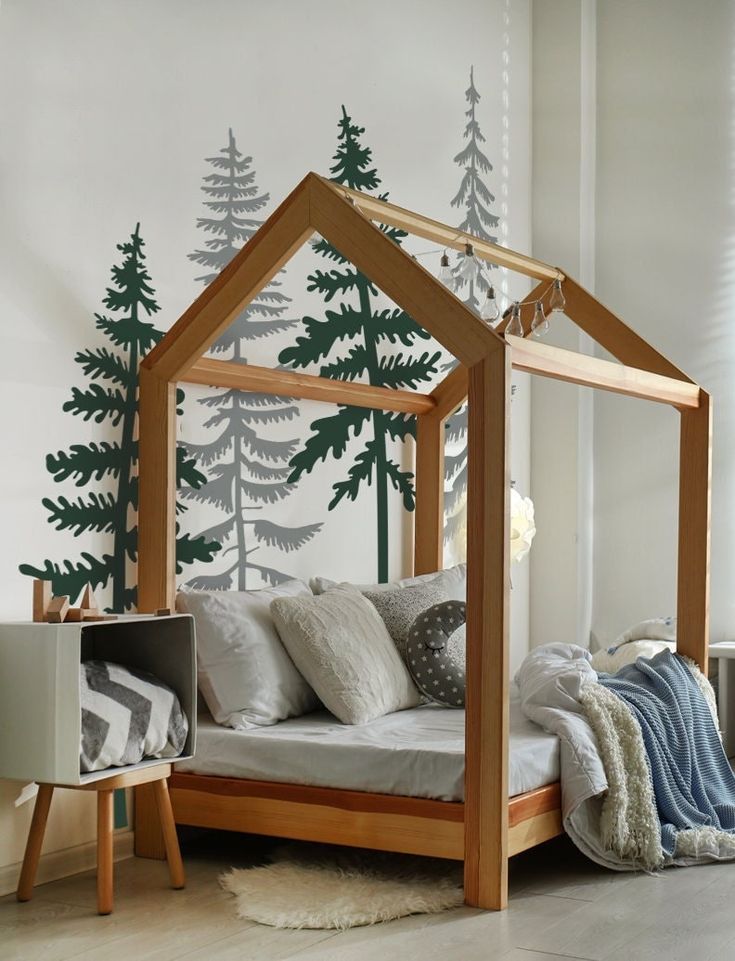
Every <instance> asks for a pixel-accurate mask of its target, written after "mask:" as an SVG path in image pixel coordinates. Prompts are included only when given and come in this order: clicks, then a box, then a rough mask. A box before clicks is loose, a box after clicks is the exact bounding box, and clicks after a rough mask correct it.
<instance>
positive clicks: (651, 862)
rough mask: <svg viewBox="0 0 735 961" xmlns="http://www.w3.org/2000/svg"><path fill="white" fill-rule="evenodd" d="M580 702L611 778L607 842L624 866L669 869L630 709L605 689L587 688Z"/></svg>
mask: <svg viewBox="0 0 735 961" xmlns="http://www.w3.org/2000/svg"><path fill="white" fill-rule="evenodd" d="M579 699H580V702H581V704H582V707H583V708H584V712H585V715H586V717H587V720H588V721H589V723H590V726H591V728H592V730H593V731H594V732H595V736H596V737H597V743H598V746H599V749H600V754H601V756H602V761H603V764H604V766H605V773H606V774H607V780H608V790H607V794H606V795H605V797H604V799H603V802H602V814H601V818H600V832H601V835H602V837H601V840H602V843H603V844H604V846H605V847H606V848H608V849H609V850H610V851H613V852H614V853H615V854H616V855H617V856H618V857H619V858H621V859H622V860H625V861H627V860H632V861H635V862H636V863H637V864H639V865H640V866H641V867H643V868H647V869H648V870H655V869H656V868H660V867H661V866H662V865H663V861H664V855H663V850H662V847H661V828H660V825H659V821H658V814H657V812H656V802H655V800H654V796H653V785H652V784H651V775H650V773H649V770H648V762H647V760H646V750H645V747H644V745H643V737H642V735H641V730H640V727H639V725H638V722H637V721H636V719H635V718H634V717H633V714H632V713H631V711H630V709H629V708H628V707H627V705H626V704H625V703H624V702H623V701H621V700H620V698H619V697H617V696H616V695H615V694H613V693H611V692H610V691H608V690H607V689H606V688H604V687H602V686H601V685H600V684H594V683H592V684H586V685H584V686H583V687H582V689H581V691H580V694H579Z"/></svg>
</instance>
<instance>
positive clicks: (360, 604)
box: [271, 584, 419, 724]
mask: <svg viewBox="0 0 735 961" xmlns="http://www.w3.org/2000/svg"><path fill="white" fill-rule="evenodd" d="M271 613H272V615H273V620H274V622H275V625H276V627H277V628H278V633H279V634H280V635H281V640H282V641H283V643H284V645H285V647H286V649H287V650H288V652H289V654H290V655H291V657H292V658H293V661H294V664H295V665H296V666H297V667H298V669H299V670H300V671H301V673H302V674H303V676H304V677H305V678H306V680H307V681H308V682H309V684H311V686H312V687H313V689H314V690H315V691H316V693H317V694H318V695H319V698H320V700H321V701H322V703H323V704H324V706H325V707H326V708H327V710H329V711H331V712H332V714H334V715H335V717H337V718H339V720H340V721H342V723H343V724H367V722H368V721H372V720H374V719H375V718H377V717H383V715H384V714H391V713H392V712H393V711H401V710H403V709H404V708H407V707H415V706H416V705H417V704H418V703H419V693H418V691H417V690H416V686H415V685H414V683H413V681H412V680H411V676H410V674H409V673H408V670H407V668H406V665H405V664H404V663H403V660H402V659H401V656H400V654H399V653H398V651H397V650H396V648H395V645H394V643H393V641H392V640H391V636H390V634H389V633H388V630H387V628H386V626H385V624H384V623H383V620H382V618H381V617H380V614H378V612H377V611H376V610H375V608H374V607H373V605H372V604H371V603H370V601H368V600H366V599H365V598H364V597H363V596H362V594H360V592H359V591H358V590H356V588H354V587H352V586H351V585H350V584H340V585H339V586H338V587H335V588H333V589H332V590H328V591H326V592H325V593H323V594H319V595H317V596H311V597H281V598H277V599H276V600H274V601H273V603H272V604H271Z"/></svg>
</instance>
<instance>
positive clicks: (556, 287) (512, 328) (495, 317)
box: [412, 243, 567, 337]
mask: <svg viewBox="0 0 735 961" xmlns="http://www.w3.org/2000/svg"><path fill="white" fill-rule="evenodd" d="M437 253H439V249H438V248H436V247H433V248H432V249H431V250H422V251H419V252H418V253H416V254H412V257H413V259H414V260H418V259H419V258H420V257H430V256H435V255H436V254H437ZM459 257H460V260H459V263H458V265H457V266H456V267H455V268H452V266H451V264H450V262H449V254H448V252H447V250H446V249H445V250H444V251H443V253H442V255H441V260H440V265H439V271H438V273H437V279H438V280H440V281H441V282H442V283H443V284H444V286H445V287H448V288H449V289H450V290H451V291H452V292H453V293H457V292H458V291H459V290H460V289H461V288H462V287H464V285H465V284H466V283H473V284H477V283H478V281H482V282H483V283H485V284H486V285H487V292H486V295H485V299H484V301H483V303H482V306H481V307H480V311H479V313H480V317H481V319H482V320H484V321H485V323H486V324H488V326H490V327H494V326H495V325H496V323H497V322H498V321H500V320H508V318H510V320H509V321H508V324H507V326H506V328H505V333H507V334H511V335H512V336H514V337H523V336H524V327H523V321H522V317H521V311H522V309H523V308H524V307H532V308H533V318H532V320H531V334H532V335H533V336H534V337H544V336H546V334H547V333H548V332H549V329H550V324H549V318H548V315H547V313H546V311H545V310H544V304H543V301H544V298H545V297H546V295H547V294H548V295H549V299H548V312H549V313H550V314H556V313H563V312H564V309H565V307H566V303H567V302H566V298H565V297H564V291H563V290H562V280H561V277H556V278H555V279H554V280H552V282H551V283H550V284H549V286H548V287H547V288H546V290H545V291H544V292H543V294H542V295H541V297H540V298H536V297H534V298H532V299H530V300H515V301H513V302H512V303H511V304H509V305H508V306H507V307H506V308H505V310H504V311H502V314H501V310H500V307H499V305H498V299H497V295H496V293H495V286H494V284H493V283H492V281H491V279H490V277H489V275H488V272H487V264H486V261H484V260H483V259H482V258H480V257H478V256H477V254H476V253H475V250H474V247H473V246H472V244H471V243H467V244H465V249H464V251H463V252H462V253H460V255H459Z"/></svg>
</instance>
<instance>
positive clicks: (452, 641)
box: [406, 601, 466, 707]
mask: <svg viewBox="0 0 735 961" xmlns="http://www.w3.org/2000/svg"><path fill="white" fill-rule="evenodd" d="M465 616H466V608H465V605H464V604H463V603H462V601H443V602H442V603H441V604H435V605H434V606H433V607H430V608H429V609H428V610H427V611H423V612H422V613H421V614H419V616H418V617H417V618H416V620H415V621H414V622H413V624H412V625H411V629H410V630H409V632H408V644H407V645H406V660H407V662H408V669H409V671H410V672H411V676H412V677H413V679H414V681H415V682H416V686H417V687H418V689H419V690H420V691H421V692H422V693H423V694H425V695H426V696H427V697H428V698H429V699H430V700H432V701H436V703H437V704H443V705H444V706H445V707H464V694H465V661H464V656H465V652H464V643H463V642H464V622H465ZM460 640H461V642H462V643H457V641H460Z"/></svg>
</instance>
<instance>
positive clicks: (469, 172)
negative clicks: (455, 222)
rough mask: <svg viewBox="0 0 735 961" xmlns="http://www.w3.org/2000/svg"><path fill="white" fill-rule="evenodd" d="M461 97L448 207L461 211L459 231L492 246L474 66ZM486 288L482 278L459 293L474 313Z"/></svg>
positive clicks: (486, 164)
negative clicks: (457, 174) (460, 134)
mask: <svg viewBox="0 0 735 961" xmlns="http://www.w3.org/2000/svg"><path fill="white" fill-rule="evenodd" d="M464 95H465V100H466V101H467V103H468V105H469V106H468V108H467V110H466V111H465V117H467V124H466V125H465V128H464V139H465V140H466V141H467V143H466V144H465V146H464V147H463V148H462V149H461V150H460V152H459V153H458V154H457V155H456V157H455V158H454V162H455V164H457V166H458V167H461V168H462V169H463V170H464V173H463V175H462V180H461V182H460V185H459V190H458V191H457V193H456V194H455V195H454V197H453V198H452V201H451V204H452V207H460V208H463V213H464V217H463V219H462V222H461V223H460V224H459V229H460V230H465V231H467V233H470V234H473V235H474V236H475V237H480V238H482V240H488V241H490V243H493V244H495V243H497V242H498V238H497V237H496V236H495V235H494V234H493V233H492V231H493V230H494V229H495V228H496V227H497V226H498V224H499V223H500V220H499V218H498V217H496V216H495V215H494V214H492V213H491V212H490V210H489V209H488V208H489V206H490V204H493V203H495V197H494V195H493V194H491V193H490V190H489V189H488V187H487V184H486V183H485V181H484V180H483V175H486V174H489V173H490V172H491V171H492V169H493V166H492V164H491V163H490V161H489V160H488V158H487V156H486V155H485V154H484V153H483V151H482V148H481V146H480V144H483V143H485V137H484V136H483V133H482V131H481V130H480V125H479V123H478V122H477V117H476V108H477V104H478V103H479V102H480V94H479V93H478V91H477V87H475V76H474V67H470V85H469V87H468V88H467V89H466V90H465V94H464ZM488 286H489V284H488V283H487V281H486V280H485V279H484V278H483V277H480V278H479V279H478V282H477V284H475V283H473V282H472V281H470V282H469V283H467V284H465V287H466V288H468V289H467V290H466V291H463V292H462V293H463V297H462V299H463V300H464V302H465V303H466V304H467V305H468V306H469V307H471V308H472V310H474V311H478V310H479V307H480V300H479V297H478V296H477V295H478V294H480V295H481V294H483V293H485V292H486V291H487V288H488Z"/></svg>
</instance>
